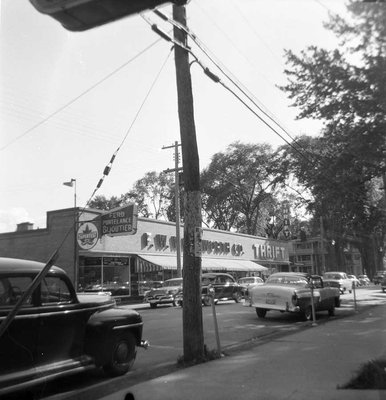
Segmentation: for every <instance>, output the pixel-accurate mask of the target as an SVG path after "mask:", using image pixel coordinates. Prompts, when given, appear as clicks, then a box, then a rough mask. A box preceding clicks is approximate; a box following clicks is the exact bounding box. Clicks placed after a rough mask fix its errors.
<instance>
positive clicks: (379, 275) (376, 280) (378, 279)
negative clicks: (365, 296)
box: [373, 271, 386, 285]
mask: <svg viewBox="0 0 386 400" xmlns="http://www.w3.org/2000/svg"><path fill="white" fill-rule="evenodd" d="M384 276H386V271H377V272H376V273H375V275H374V277H373V283H375V284H376V285H378V284H379V283H381V281H382V279H383V277H384Z"/></svg>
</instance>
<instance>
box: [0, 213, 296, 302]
mask: <svg viewBox="0 0 386 400" xmlns="http://www.w3.org/2000/svg"><path fill="white" fill-rule="evenodd" d="M73 213H74V209H67V210H57V211H50V212H49V213H48V214H49V216H48V218H47V228H46V229H44V230H33V229H32V230H28V231H24V232H11V233H6V234H0V256H2V257H4V256H6V257H15V258H17V257H19V258H29V259H34V260H37V261H42V262H44V261H46V260H47V257H48V254H50V252H49V251H48V248H49V249H50V250H52V251H53V250H54V247H55V246H54V244H55V243H58V241H59V240H58V236H60V235H59V232H60V231H61V232H62V235H64V234H65V231H66V230H68V228H69V227H70V226H71V220H73ZM106 215H107V214H106V212H102V211H99V210H87V212H86V213H83V214H82V215H81V216H79V219H78V221H79V224H78V226H77V229H76V231H75V230H74V233H73V235H72V236H71V234H69V235H68V238H67V239H66V242H65V246H64V248H63V249H62V250H61V251H60V253H59V254H60V257H59V259H58V262H57V263H56V264H57V265H59V266H60V267H62V268H64V269H66V270H67V272H68V273H69V275H70V277H71V278H72V279H73V280H76V281H77V284H78V287H79V288H83V289H85V288H88V287H93V286H94V287H97V286H98V285H99V286H106V287H107V286H108V285H117V286H123V287H126V288H127V290H126V292H125V295H127V296H137V295H141V294H142V293H141V291H142V288H141V282H146V281H164V280H166V279H170V278H173V277H176V276H177V267H178V266H177V245H178V243H177V235H176V225H175V224H174V223H171V222H165V221H159V220H152V219H147V218H135V221H132V220H130V219H129V218H126V215H123V214H122V215H119V214H117V215H114V217H116V218H113V217H111V216H112V215H113V214H110V217H111V218H110V219H105V220H104V222H103V223H102V224H101V216H106ZM65 216H67V219H66V218H65ZM107 216H108V215H107ZM64 219H66V223H63V220H64ZM58 221H61V222H62V223H63V227H65V228H66V229H60V226H57V222H58ZM122 221H123V222H124V223H126V225H125V224H124V223H123V224H121V222H122ZM127 222H128V223H129V225H128V224H127ZM52 223H54V224H55V226H52ZM134 225H135V227H134ZM37 231H44V232H40V234H37V233H36V232H37ZM53 231H55V232H56V234H55V236H52V234H50V232H51V233H52V232H53ZM200 232H201V235H200V239H201V241H200V245H201V248H200V249H201V257H202V271H203V272H227V273H230V274H232V275H233V276H234V277H235V278H239V277H243V276H262V275H270V274H271V273H273V272H277V271H289V270H290V267H289V265H290V262H289V249H290V245H289V242H286V241H278V240H273V239H268V238H263V237H256V236H251V235H244V234H238V233H232V232H226V231H219V230H214V229H207V228H203V229H202V230H201V231H200ZM53 237H55V240H54V243H50V241H51V239H52V238H53ZM180 237H181V247H180V248H181V253H182V249H183V245H182V244H183V240H184V239H183V227H181V228H180ZM34 238H35V239H36V240H37V241H35V243H33V242H34ZM75 238H76V240H75V241H74V239H75ZM42 240H43V242H44V243H45V245H44V246H43V242H42ZM27 242H28V246H27V247H28V248H29V250H30V251H29V252H25V251H24V250H23V248H24V246H23V243H24V244H25V243H27ZM75 242H76V243H77V244H76V246H75V244H74V243H75ZM39 248H40V249H44V251H40V252H39V251H38V249H39ZM74 259H75V260H76V261H75V262H74V261H73V260H74ZM180 263H181V265H183V260H182V256H181V261H180ZM74 264H75V265H74ZM76 266H77V270H76V271H74V267H76Z"/></svg>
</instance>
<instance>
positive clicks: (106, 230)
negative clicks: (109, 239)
mask: <svg viewBox="0 0 386 400" xmlns="http://www.w3.org/2000/svg"><path fill="white" fill-rule="evenodd" d="M137 220H138V212H137V205H136V204H130V205H129V206H125V207H121V208H118V209H115V210H111V211H109V212H108V213H106V214H103V215H102V216H101V232H102V236H103V235H108V236H120V235H134V234H135V233H136V232H137Z"/></svg>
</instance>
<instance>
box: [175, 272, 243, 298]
mask: <svg viewBox="0 0 386 400" xmlns="http://www.w3.org/2000/svg"><path fill="white" fill-rule="evenodd" d="M211 298H213V300H214V303H215V304H217V302H218V301H220V300H221V301H222V300H234V301H235V302H236V303H238V302H239V301H241V300H242V292H241V286H240V285H239V284H238V283H237V282H236V281H235V279H234V278H233V276H232V275H229V274H225V273H215V272H213V273H205V274H202V278H201V301H202V304H203V305H204V306H209V305H210V304H211ZM174 301H175V303H176V304H178V305H179V306H182V304H183V293H182V290H180V291H179V292H178V293H177V294H176V295H175V297H174Z"/></svg>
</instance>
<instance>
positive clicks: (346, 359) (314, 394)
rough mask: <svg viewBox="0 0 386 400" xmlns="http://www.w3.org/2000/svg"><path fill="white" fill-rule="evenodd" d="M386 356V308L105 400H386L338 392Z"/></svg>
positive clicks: (375, 394)
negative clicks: (360, 371)
mask: <svg viewBox="0 0 386 400" xmlns="http://www.w3.org/2000/svg"><path fill="white" fill-rule="evenodd" d="M382 355H383V356H384V355H386V305H380V306H375V307H371V308H366V309H365V310H362V311H360V312H359V313H354V312H353V315H352V316H351V317H346V318H343V319H336V320H332V321H329V322H328V323H324V324H321V325H317V326H310V327H309V328H308V329H305V330H304V331H302V332H297V333H296V334H294V335H289V336H286V337H283V338H278V339H276V340H272V341H270V342H269V343H262V344H260V345H259V344H257V345H256V346H254V347H251V348H249V349H248V350H242V351H240V352H238V353H237V354H232V355H231V356H227V357H223V358H222V359H219V360H215V361H211V362H208V363H205V364H199V365H196V366H193V367H190V368H185V369H181V370H179V371H177V372H175V373H172V374H169V375H165V376H161V377H159V378H156V379H153V380H150V381H147V382H144V383H141V384H138V385H135V386H132V387H130V388H128V389H126V390H124V391H121V392H117V393H115V394H113V395H110V396H107V397H104V398H103V400H118V399H120V400H121V399H122V400H123V399H125V400H133V399H135V400H148V399H152V400H161V399H162V400H177V399H178V400H181V399H188V400H193V399H194V400H206V399H210V400H220V399H221V400H228V399H240V400H257V399H259V400H265V399H267V400H271V399H272V400H281V399H283V400H284V399H286V400H288V399H291V400H309V399H312V400H318V399H323V400H332V399H339V400H341V399H343V400H346V399H350V400H351V399H358V400H367V399H368V400H373V399H374V400H375V399H377V400H379V399H381V400H382V399H385V400H386V391H378V390H346V389H337V386H338V385H343V384H345V383H347V382H348V381H349V380H350V378H351V377H352V376H353V375H355V372H356V371H358V369H359V368H360V366H361V365H362V364H364V363H366V362H367V361H369V360H371V359H376V358H379V357H380V356H382ZM128 393H130V394H131V395H132V396H134V397H132V396H131V395H128Z"/></svg>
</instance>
